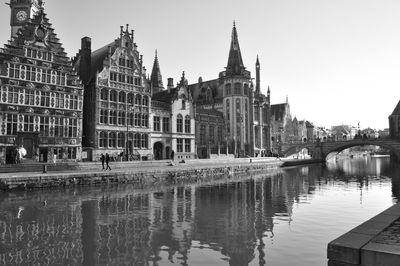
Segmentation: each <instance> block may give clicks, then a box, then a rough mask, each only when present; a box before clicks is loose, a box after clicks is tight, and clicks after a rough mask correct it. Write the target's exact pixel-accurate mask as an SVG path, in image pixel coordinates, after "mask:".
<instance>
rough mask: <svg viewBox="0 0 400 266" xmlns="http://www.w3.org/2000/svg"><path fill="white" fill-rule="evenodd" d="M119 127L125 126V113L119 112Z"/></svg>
mask: <svg viewBox="0 0 400 266" xmlns="http://www.w3.org/2000/svg"><path fill="white" fill-rule="evenodd" d="M118 125H125V112H122V111H119V112H118Z"/></svg>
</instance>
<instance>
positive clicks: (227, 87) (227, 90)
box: [225, 83, 231, 95]
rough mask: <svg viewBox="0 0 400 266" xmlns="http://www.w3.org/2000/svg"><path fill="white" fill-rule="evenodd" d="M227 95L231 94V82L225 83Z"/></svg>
mask: <svg viewBox="0 0 400 266" xmlns="http://www.w3.org/2000/svg"><path fill="white" fill-rule="evenodd" d="M225 95H231V84H230V83H227V84H225Z"/></svg>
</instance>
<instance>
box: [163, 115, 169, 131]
mask: <svg viewBox="0 0 400 266" xmlns="http://www.w3.org/2000/svg"><path fill="white" fill-rule="evenodd" d="M162 126H163V129H162V131H163V132H169V117H163V121H162Z"/></svg>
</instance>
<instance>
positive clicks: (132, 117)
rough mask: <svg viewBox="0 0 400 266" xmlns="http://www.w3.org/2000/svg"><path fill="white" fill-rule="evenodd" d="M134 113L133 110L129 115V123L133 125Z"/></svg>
mask: <svg viewBox="0 0 400 266" xmlns="http://www.w3.org/2000/svg"><path fill="white" fill-rule="evenodd" d="M133 123H134V114H133V113H132V112H131V113H129V115H128V125H130V126H133V125H134V124H133Z"/></svg>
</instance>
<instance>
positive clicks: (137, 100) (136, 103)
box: [135, 94, 142, 105]
mask: <svg viewBox="0 0 400 266" xmlns="http://www.w3.org/2000/svg"><path fill="white" fill-rule="evenodd" d="M141 104H142V95H140V94H136V98H135V105H141Z"/></svg>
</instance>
